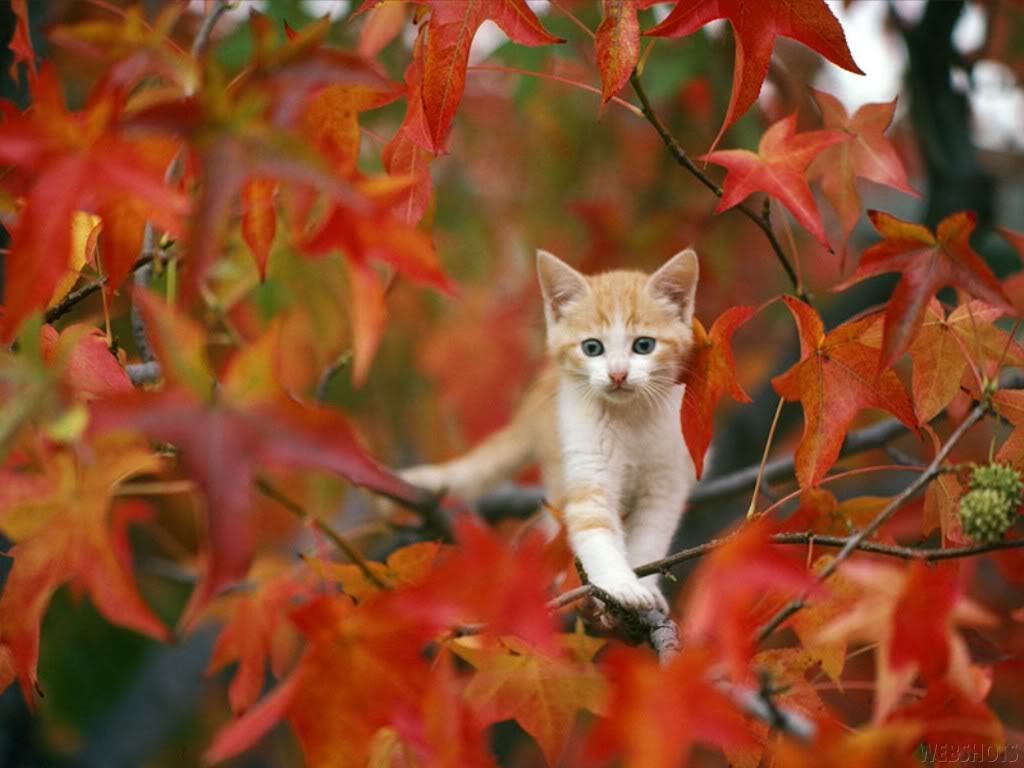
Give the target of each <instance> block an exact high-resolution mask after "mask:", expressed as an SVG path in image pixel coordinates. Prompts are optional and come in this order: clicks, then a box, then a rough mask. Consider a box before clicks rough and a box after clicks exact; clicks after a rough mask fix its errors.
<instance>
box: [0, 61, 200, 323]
mask: <svg viewBox="0 0 1024 768" xmlns="http://www.w3.org/2000/svg"><path fill="white" fill-rule="evenodd" d="M32 98H33V105H32V107H30V108H29V109H28V110H26V111H25V112H24V113H22V114H20V115H15V116H13V117H9V118H8V119H7V120H4V121H3V122H0V162H2V163H6V164H10V165H13V166H15V167H16V168H18V169H19V171H21V172H22V173H24V174H26V176H27V177H28V178H29V180H30V181H29V187H28V191H27V194H26V201H25V207H24V209H23V210H22V211H21V214H20V216H19V217H18V220H17V222H16V224H15V225H14V227H13V230H12V233H11V251H10V254H9V255H8V258H7V274H8V276H9V277H8V283H7V286H6V293H5V296H6V302H7V304H6V306H5V308H4V316H3V321H2V324H0V337H2V338H4V339H9V338H10V337H11V334H13V332H14V331H15V330H16V329H17V327H18V325H19V323H20V322H21V320H22V319H23V318H24V317H25V316H26V315H27V314H28V313H29V312H31V311H32V310H33V309H37V308H41V307H44V306H46V304H47V303H48V302H49V300H50V297H51V296H52V295H53V291H54V287H55V286H56V285H57V282H58V281H59V280H60V278H61V276H62V275H63V274H64V272H65V270H66V269H67V265H68V253H69V252H70V247H71V225H72V217H73V215H74V212H75V211H76V210H85V211H94V212H97V213H99V214H100V215H101V216H103V217H104V219H105V223H106V226H110V227H114V226H116V220H117V218H118V213H119V211H118V209H117V208H116V204H117V203H119V202H124V201H125V200H133V201H137V202H138V203H139V204H141V205H144V206H145V211H146V215H147V217H149V218H151V219H152V220H153V221H155V222H157V223H158V224H159V225H160V226H161V227H163V228H164V229H167V230H169V231H172V232H174V233H176V234H180V232H181V230H180V223H181V221H180V220H181V216H182V215H183V214H184V213H185V211H186V210H187V208H188V199H187V198H186V197H185V196H184V195H182V194H181V193H180V192H177V191H175V190H173V189H171V188H170V187H168V186H167V185H166V184H164V181H163V177H162V174H160V173H153V172H152V171H151V170H149V167H148V164H147V162H146V161H145V159H144V153H143V147H144V145H142V144H140V143H139V142H138V141H135V140H131V139H128V138H126V137H124V136H123V135H122V134H121V133H120V132H119V129H118V128H117V125H116V121H117V119H118V116H119V112H120V109H121V95H120V94H118V93H117V92H115V91H113V90H112V89H110V88H109V87H106V85H105V84H103V83H101V84H100V85H99V86H97V88H96V89H95V90H94V91H93V93H92V95H91V96H90V98H89V101H88V103H87V104H86V106H85V108H84V109H83V110H81V111H80V112H69V111H68V110H67V107H66V106H65V103H64V98H63V95H62V93H61V87H60V83H59V82H58V80H57V74H56V72H55V71H54V70H53V68H52V67H50V66H45V67H43V69H42V70H41V72H40V74H39V78H38V79H37V80H36V83H35V87H34V88H33V93H32ZM108 271H109V268H108ZM126 273H127V269H125V268H124V267H123V265H120V266H118V267H117V268H116V269H115V270H114V272H113V273H111V274H110V275H109V277H110V281H111V285H116V282H115V281H118V282H119V281H120V280H121V279H122V278H123V277H124V275H125V274H126Z"/></svg>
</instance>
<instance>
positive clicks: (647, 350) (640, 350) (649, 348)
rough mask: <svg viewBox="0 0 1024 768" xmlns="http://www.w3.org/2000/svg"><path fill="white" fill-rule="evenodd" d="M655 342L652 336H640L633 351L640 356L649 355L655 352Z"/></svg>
mask: <svg viewBox="0 0 1024 768" xmlns="http://www.w3.org/2000/svg"><path fill="white" fill-rule="evenodd" d="M654 344H655V341H654V339H652V338H651V337H650V336H638V337H637V339H636V340H635V341H634V342H633V351H634V352H636V353H637V354H638V355H649V354H651V352H653V351H654Z"/></svg>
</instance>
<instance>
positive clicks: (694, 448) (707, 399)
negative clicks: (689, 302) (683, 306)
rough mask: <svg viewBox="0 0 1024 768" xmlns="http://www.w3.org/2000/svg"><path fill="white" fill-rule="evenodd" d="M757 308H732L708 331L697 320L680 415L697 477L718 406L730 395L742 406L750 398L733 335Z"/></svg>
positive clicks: (699, 474)
mask: <svg viewBox="0 0 1024 768" xmlns="http://www.w3.org/2000/svg"><path fill="white" fill-rule="evenodd" d="M754 312H755V309H754V308H753V307H732V308H730V309H727V310H726V311H725V312H723V313H722V314H721V315H720V316H719V317H718V319H717V320H715V322H714V323H713V324H712V326H711V332H710V333H708V332H707V331H705V330H704V326H703V325H702V324H701V322H700V320H697V319H696V318H694V321H693V342H694V347H693V351H692V352H691V353H690V359H689V360H688V361H687V364H686V369H685V373H684V374H683V384H685V385H686V394H685V396H684V398H683V408H682V412H681V413H680V417H681V420H682V427H683V436H684V437H685V438H686V447H687V448H688V449H689V451H690V456H691V458H693V464H694V466H695V467H696V469H697V477H698V478H699V477H700V476H701V473H702V472H703V470H704V455H705V454H706V453H707V449H708V445H710V444H711V434H712V428H713V416H714V411H715V406H716V405H717V404H718V401H719V400H721V399H722V395H724V394H725V393H726V392H728V393H729V395H730V396H731V397H732V398H733V399H734V400H736V401H737V402H740V403H749V402H750V396H749V395H748V394H747V393H746V392H744V391H743V387H741V386H740V384H739V382H738V381H737V380H736V362H735V360H733V356H732V336H733V334H734V333H735V332H736V330H737V329H738V328H739V327H740V326H741V325H743V323H745V322H746V321H747V320H748V319H750V316H751V315H753V314H754Z"/></svg>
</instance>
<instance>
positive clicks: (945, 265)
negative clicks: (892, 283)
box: [835, 211, 1015, 370]
mask: <svg viewBox="0 0 1024 768" xmlns="http://www.w3.org/2000/svg"><path fill="white" fill-rule="evenodd" d="M868 216H869V217H870V219H871V223H872V224H874V225H875V229H877V230H878V231H879V232H880V233H881V234H882V236H883V237H884V238H885V239H884V240H882V241H881V242H878V243H875V244H874V245H872V246H871V247H869V248H868V249H867V250H865V251H864V253H863V254H862V255H861V258H860V265H859V266H858V267H857V271H856V272H854V273H853V275H852V276H851V277H850V279H849V280H847V281H846V282H844V283H843V284H841V285H838V286H836V289H835V290H842V289H843V288H846V287H847V286H850V285H852V284H854V283H857V282H860V281H861V280H863V279H864V278H866V277H871V276H872V275H878V274H881V273H883V272H900V273H902V277H901V278H900V281H899V283H897V284H896V289H895V290H894V291H893V293H892V297H891V298H890V299H889V307H888V309H887V310H886V313H885V336H884V339H883V341H882V355H881V357H880V358H879V361H878V368H879V370H882V369H884V368H888V367H889V366H890V365H892V364H893V363H894V362H895V361H896V358H898V357H899V356H900V355H901V354H903V353H904V352H905V351H906V350H907V349H908V348H909V347H910V345H911V343H913V341H914V338H915V337H916V336H917V333H918V331H919V330H920V329H921V323H922V322H923V321H924V315H925V310H926V308H927V307H928V302H929V301H930V300H931V298H932V297H933V296H934V295H935V294H936V293H937V292H938V291H939V289H941V288H943V287H944V286H947V285H952V286H955V287H957V288H960V289H962V290H964V291H966V292H967V293H969V294H971V295H972V296H974V297H976V298H979V299H981V300H982V301H985V302H987V303H989V304H991V305H992V306H994V307H999V308H1000V309H1002V310H1004V311H1005V312H1008V313H1011V314H1012V313H1014V311H1015V310H1014V308H1013V305H1012V304H1011V303H1010V300H1009V299H1008V298H1007V297H1006V294H1005V293H1004V292H1003V289H1002V286H1000V284H999V280H998V279H997V278H996V276H995V275H994V274H992V270H991V269H990V268H989V266H988V264H986V263H985V260H984V259H982V258H981V256H979V255H978V254H977V253H976V252H975V251H974V249H973V248H971V246H970V243H969V242H968V239H969V238H970V236H971V232H973V231H974V227H975V224H976V223H977V216H976V215H975V214H974V213H973V212H971V211H960V212H958V213H952V214H950V215H949V216H947V217H946V218H944V219H943V220H942V221H940V222H939V226H938V228H937V230H936V233H935V234H932V232H931V231H930V230H929V229H928V228H927V227H924V226H922V225H920V224H914V223H912V222H909V221H903V220H902V219H897V218H896V217H895V216H892V215H890V214H888V213H884V212H882V211H868Z"/></svg>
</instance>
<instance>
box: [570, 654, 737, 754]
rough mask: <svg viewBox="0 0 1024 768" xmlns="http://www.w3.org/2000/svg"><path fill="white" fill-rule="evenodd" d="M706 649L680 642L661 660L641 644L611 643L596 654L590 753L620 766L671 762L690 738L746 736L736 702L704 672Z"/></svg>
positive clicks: (726, 741)
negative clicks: (601, 681) (606, 691)
mask: <svg viewBox="0 0 1024 768" xmlns="http://www.w3.org/2000/svg"><path fill="white" fill-rule="evenodd" d="M711 664H712V659H711V657H710V656H709V655H708V654H707V653H706V652H704V651H702V650H700V649H697V648H687V649H685V650H683V652H682V653H680V654H678V655H677V656H675V657H674V658H673V659H672V660H671V661H670V662H669V663H668V664H667V665H666V666H662V665H660V664H659V663H658V660H657V658H655V656H654V655H653V654H651V653H649V652H644V651H641V650H639V649H634V648H626V647H622V646H619V647H616V648H614V649H613V650H612V651H610V652H609V653H608V655H607V656H606V657H605V658H604V660H603V663H602V666H603V667H604V669H605V671H606V673H607V677H608V681H609V683H610V686H611V688H610V690H611V693H610V697H609V701H608V707H607V711H606V712H605V716H604V717H602V718H601V719H600V720H599V721H598V723H597V725H596V726H595V728H594V730H593V732H592V733H591V735H590V739H589V742H588V752H589V753H590V755H591V756H592V759H593V760H596V761H599V764H602V765H603V764H605V763H607V762H608V761H610V760H611V759H612V758H613V757H618V759H619V761H620V762H619V763H618V764H621V765H622V766H623V768H678V766H680V765H685V764H686V762H687V758H688V756H689V754H690V752H691V750H692V748H693V745H694V744H695V743H698V742H700V743H705V744H714V745H718V746H744V745H749V744H751V743H752V739H751V736H750V734H749V733H748V730H747V725H746V722H745V721H744V718H743V716H742V715H741V714H740V713H739V711H738V710H737V709H736V705H735V704H733V702H732V701H731V700H730V699H729V698H728V697H726V695H725V694H724V693H722V692H721V691H720V690H719V689H718V688H716V687H715V686H714V684H712V682H711V681H710V680H709V679H708V677H707V675H708V668H709V667H710V666H711Z"/></svg>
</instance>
